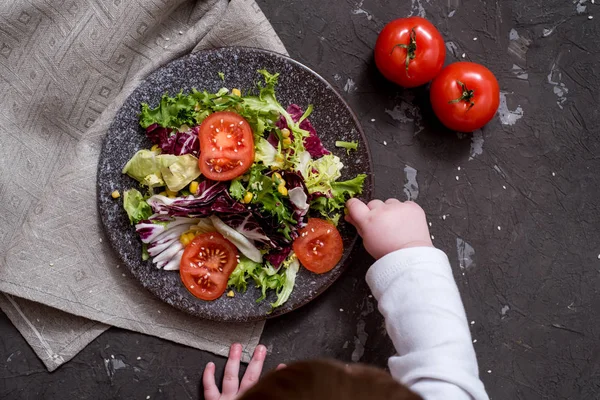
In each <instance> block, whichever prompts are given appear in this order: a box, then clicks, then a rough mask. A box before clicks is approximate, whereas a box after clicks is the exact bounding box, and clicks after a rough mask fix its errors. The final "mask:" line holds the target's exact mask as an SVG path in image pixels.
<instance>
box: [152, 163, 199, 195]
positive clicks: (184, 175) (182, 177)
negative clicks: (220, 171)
mask: <svg viewBox="0 0 600 400" xmlns="http://www.w3.org/2000/svg"><path fill="white" fill-rule="evenodd" d="M165 156H166V154H161V155H159V156H157V158H161V157H165ZM176 157H177V160H175V162H174V163H171V164H169V166H168V167H163V168H161V169H160V172H161V174H162V178H163V180H164V181H165V183H166V184H167V187H168V188H169V190H171V191H173V192H178V191H180V190H181V189H183V188H184V187H186V186H187V185H188V184H189V183H190V182H192V181H193V180H194V179H196V178H197V177H199V176H200V168H198V159H197V158H196V157H194V156H193V155H191V154H184V155H181V156H176Z"/></svg>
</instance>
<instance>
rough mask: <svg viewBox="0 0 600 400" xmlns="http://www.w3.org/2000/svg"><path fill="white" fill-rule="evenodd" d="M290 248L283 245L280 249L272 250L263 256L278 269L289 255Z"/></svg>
mask: <svg viewBox="0 0 600 400" xmlns="http://www.w3.org/2000/svg"><path fill="white" fill-rule="evenodd" d="M291 251H292V248H291V247H290V246H287V247H284V248H282V249H281V250H273V251H271V252H270V253H269V254H267V255H266V256H265V259H266V260H267V261H268V262H269V263H271V265H272V266H273V268H275V269H278V268H279V267H280V266H281V264H282V263H283V262H284V261H285V259H286V258H287V257H288V256H289V255H290V252H291Z"/></svg>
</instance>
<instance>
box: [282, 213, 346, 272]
mask: <svg viewBox="0 0 600 400" xmlns="http://www.w3.org/2000/svg"><path fill="white" fill-rule="evenodd" d="M293 248H294V253H296V256H298V261H300V264H302V265H303V266H304V268H306V269H307V270H309V271H312V272H314V273H316V274H322V273H324V272H328V271H331V270H332V269H333V268H334V267H335V266H336V265H337V263H338V262H339V261H340V260H341V259H342V254H343V253H344V243H343V242H342V236H340V233H339V232H338V230H337V228H336V227H335V226H333V224H331V223H329V222H327V221H325V220H322V219H319V218H310V219H309V220H308V224H307V225H306V227H304V228H303V229H301V230H300V231H299V236H298V237H297V238H296V240H294V244H293Z"/></svg>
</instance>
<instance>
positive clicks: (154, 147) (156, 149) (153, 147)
mask: <svg viewBox="0 0 600 400" xmlns="http://www.w3.org/2000/svg"><path fill="white" fill-rule="evenodd" d="M150 150H151V151H158V150H160V147H158V145H157V144H155V145H154V146H152V147H151V148H150Z"/></svg>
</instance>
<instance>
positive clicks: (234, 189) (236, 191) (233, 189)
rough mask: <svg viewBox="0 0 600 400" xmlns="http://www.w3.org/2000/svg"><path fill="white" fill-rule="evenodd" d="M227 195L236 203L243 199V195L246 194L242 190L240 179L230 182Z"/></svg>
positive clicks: (244, 189) (243, 189) (244, 190)
mask: <svg viewBox="0 0 600 400" xmlns="http://www.w3.org/2000/svg"><path fill="white" fill-rule="evenodd" d="M229 194H230V195H231V197H233V198H234V199H235V200H237V201H240V200H242V199H243V198H244V195H245V194H246V188H244V185H243V184H242V180H241V179H240V178H237V179H234V180H232V181H231V184H230V185H229Z"/></svg>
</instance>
